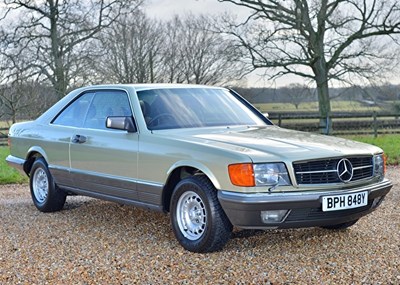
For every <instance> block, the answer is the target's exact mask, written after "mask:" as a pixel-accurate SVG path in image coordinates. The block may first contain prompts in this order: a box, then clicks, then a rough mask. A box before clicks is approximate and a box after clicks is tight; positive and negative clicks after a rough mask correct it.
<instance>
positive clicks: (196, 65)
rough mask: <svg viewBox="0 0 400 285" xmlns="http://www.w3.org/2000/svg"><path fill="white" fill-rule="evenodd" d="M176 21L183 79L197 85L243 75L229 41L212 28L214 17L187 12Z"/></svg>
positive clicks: (214, 82)
mask: <svg viewBox="0 0 400 285" xmlns="http://www.w3.org/2000/svg"><path fill="white" fill-rule="evenodd" d="M174 21H175V22H176V25H177V27H178V28H179V29H180V31H181V38H182V42H181V43H180V47H179V50H180V51H181V58H182V67H183V70H184V75H185V81H186V82H188V83H196V84H217V83H218V84H224V83H227V82H230V81H232V80H236V79H238V78H240V77H241V75H242V74H243V66H242V64H241V62H240V61H239V58H238V56H237V53H236V51H235V50H234V47H233V45H231V44H230V40H229V39H227V38H226V37H223V36H222V35H221V34H218V33H216V32H215V31H214V23H213V22H214V21H213V19H211V18H209V17H206V16H197V17H195V16H194V15H192V14H189V15H186V16H185V17H184V18H183V19H182V20H180V21H177V20H174Z"/></svg>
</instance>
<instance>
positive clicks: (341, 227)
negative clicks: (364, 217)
mask: <svg viewBox="0 0 400 285" xmlns="http://www.w3.org/2000/svg"><path fill="white" fill-rule="evenodd" d="M357 222H358V219H357V220H354V221H350V222H346V223H342V224H337V225H329V226H323V227H321V228H323V229H327V230H344V229H347V228H349V227H351V226H352V225H354V224H355V223H357Z"/></svg>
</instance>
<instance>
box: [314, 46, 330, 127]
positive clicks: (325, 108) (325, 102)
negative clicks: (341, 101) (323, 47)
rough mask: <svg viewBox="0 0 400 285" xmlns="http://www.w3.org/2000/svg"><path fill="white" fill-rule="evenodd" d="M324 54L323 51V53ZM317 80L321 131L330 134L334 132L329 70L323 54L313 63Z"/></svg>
mask: <svg viewBox="0 0 400 285" xmlns="http://www.w3.org/2000/svg"><path fill="white" fill-rule="evenodd" d="M321 54H322V53H321ZM313 71H314V74H315V81H316V83H317V94H318V107H319V117H320V118H319V132H320V133H321V134H326V135H329V134H331V133H332V119H331V117H330V116H331V101H330V98H329V86H328V70H327V66H326V61H325V58H324V57H323V56H321V57H319V58H318V59H317V60H316V61H315V63H314V64H313Z"/></svg>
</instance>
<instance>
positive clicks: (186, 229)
mask: <svg viewBox="0 0 400 285" xmlns="http://www.w3.org/2000/svg"><path fill="white" fill-rule="evenodd" d="M170 209H171V224H172V229H173V231H174V234H175V237H176V238H177V240H178V242H179V243H180V244H181V245H182V247H183V248H185V249H186V250H189V251H191V252H198V253H205V252H214V251H218V250H220V249H222V248H223V247H224V245H225V244H226V243H227V242H228V240H229V239H230V237H231V233H232V228H233V227H232V224H231V223H230V221H229V219H228V217H227V216H226V214H225V212H224V211H223V209H222V207H221V205H220V203H219V201H218V197H217V190H216V189H215V187H214V185H213V184H212V183H211V182H210V181H209V180H208V178H207V177H205V176H193V177H189V178H185V179H183V180H181V181H180V182H179V183H178V185H176V187H175V189H174V192H173V194H172V197H171V207H170Z"/></svg>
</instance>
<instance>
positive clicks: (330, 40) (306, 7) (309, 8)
mask: <svg viewBox="0 0 400 285" xmlns="http://www.w3.org/2000/svg"><path fill="white" fill-rule="evenodd" d="M218 1H220V2H231V3H233V4H235V5H239V6H243V7H247V8H249V9H251V10H250V11H251V15H250V16H249V18H248V19H247V20H246V21H245V23H242V25H237V24H232V25H230V26H229V28H228V32H229V33H230V34H231V35H233V36H234V37H235V38H236V39H237V41H238V42H239V44H240V45H241V46H242V47H244V48H245V49H246V50H247V54H248V59H249V61H250V63H251V65H252V66H253V68H255V69H257V68H268V69H269V70H270V71H273V76H272V78H276V77H279V76H283V75H286V74H296V75H298V76H302V77H304V78H306V79H310V80H312V81H314V82H315V84H316V87H317V93H318V100H319V112H320V116H321V119H320V126H321V128H322V129H325V132H326V133H329V132H330V126H331V125H332V124H331V123H330V119H329V114H330V112H331V107H330V98H329V88H328V86H329V85H328V82H329V81H330V80H333V79H336V80H341V81H343V80H351V79H352V77H354V76H371V74H375V72H376V71H377V70H378V69H379V68H382V65H380V64H379V63H380V60H381V59H382V58H385V57H386V58H392V56H393V54H391V52H390V51H388V49H385V45H387V40H386V39H387V38H389V37H390V36H391V35H394V34H398V33H399V32H400V29H399V28H400V3H399V2H398V1H395V0H372V1H368V0H318V1H315V0H287V1H278V0H265V1H258V0H218ZM384 36H386V39H385V38H384ZM387 36H389V37H387ZM378 37H379V40H378Z"/></svg>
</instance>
